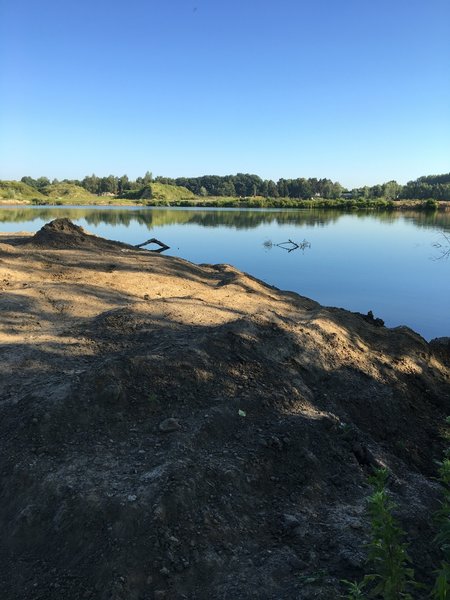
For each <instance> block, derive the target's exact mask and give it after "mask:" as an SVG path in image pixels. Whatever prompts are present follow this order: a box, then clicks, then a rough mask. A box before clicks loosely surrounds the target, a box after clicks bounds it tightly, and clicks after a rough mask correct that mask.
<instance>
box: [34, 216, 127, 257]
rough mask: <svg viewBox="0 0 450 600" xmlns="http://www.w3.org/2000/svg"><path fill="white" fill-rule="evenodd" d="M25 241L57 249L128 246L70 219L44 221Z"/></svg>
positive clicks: (41, 246) (37, 245) (40, 246)
mask: <svg viewBox="0 0 450 600" xmlns="http://www.w3.org/2000/svg"><path fill="white" fill-rule="evenodd" d="M26 243H28V244H30V245H32V246H36V247H39V248H53V249H59V250H66V249H73V248H83V249H86V250H87V249H113V248H114V247H115V246H116V247H117V246H119V247H130V246H127V245H126V244H122V243H120V242H112V241H110V240H105V239H103V238H100V237H97V236H95V235H92V234H90V233H88V232H86V231H85V230H84V229H83V228H82V227H80V226H79V225H75V224H74V223H72V221H71V220H70V219H66V218H64V219H55V220H54V221H51V222H50V223H46V224H45V225H44V226H43V227H42V228H41V229H40V230H39V231H37V232H36V233H35V234H34V236H33V237H32V238H31V239H29V240H26Z"/></svg>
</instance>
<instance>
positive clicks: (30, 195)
mask: <svg viewBox="0 0 450 600" xmlns="http://www.w3.org/2000/svg"><path fill="white" fill-rule="evenodd" d="M0 199H1V200H10V201H11V202H13V203H14V202H32V201H33V200H43V199H45V196H44V195H43V194H41V193H40V192H38V190H36V189H34V188H33V187H31V186H30V185H27V184H26V183H22V182H21V181H0Z"/></svg>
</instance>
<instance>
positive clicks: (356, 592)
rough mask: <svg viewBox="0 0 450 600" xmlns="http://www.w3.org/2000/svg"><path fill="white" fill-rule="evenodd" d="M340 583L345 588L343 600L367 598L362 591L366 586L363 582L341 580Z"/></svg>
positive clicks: (363, 599) (362, 599)
mask: <svg viewBox="0 0 450 600" xmlns="http://www.w3.org/2000/svg"><path fill="white" fill-rule="evenodd" d="M342 583H343V584H344V585H345V586H346V587H347V593H346V595H345V596H343V598H345V600H365V598H367V596H366V595H365V594H364V591H363V590H364V587H365V586H366V582H365V581H364V580H363V581H361V582H359V583H358V582H356V581H347V580H345V579H343V580H342Z"/></svg>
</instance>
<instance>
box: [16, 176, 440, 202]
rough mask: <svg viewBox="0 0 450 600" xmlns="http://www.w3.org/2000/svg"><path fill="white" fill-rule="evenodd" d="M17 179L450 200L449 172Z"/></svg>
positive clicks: (201, 192) (103, 190) (102, 189)
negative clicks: (364, 182) (349, 183)
mask: <svg viewBox="0 0 450 600" xmlns="http://www.w3.org/2000/svg"><path fill="white" fill-rule="evenodd" d="M21 181H22V182H23V183H26V184H28V185H30V186H31V187H33V188H35V189H37V190H39V191H41V192H42V191H44V190H45V188H46V187H47V186H49V185H50V184H55V183H69V184H74V185H77V186H80V187H82V188H84V189H85V190H87V191H88V192H90V193H92V194H97V195H102V194H112V195H115V196H119V197H129V198H151V184H152V183H153V182H157V183H163V184H170V185H176V186H183V187H185V188H187V189H188V190H190V191H191V192H192V193H194V194H195V195H197V196H201V197H202V196H203V197H206V196H225V197H242V198H245V197H251V196H263V197H265V198H298V199H304V200H308V199H311V198H315V197H319V198H325V199H337V198H341V197H347V198H353V199H367V200H369V199H379V198H383V199H386V200H402V199H405V200H406V199H417V200H426V199H429V198H432V199H434V200H450V173H448V174H444V175H427V176H423V177H419V178H418V179H416V180H414V181H409V182H408V183H407V184H406V185H401V184H399V183H397V182H396V181H388V182H386V183H383V184H378V185H374V186H364V187H361V188H354V189H351V190H347V189H345V188H344V187H343V186H342V185H341V184H340V183H338V182H333V181H331V180H330V179H317V178H314V177H313V178H304V177H298V178H296V179H284V178H281V179H279V180H278V181H277V182H275V181H273V180H271V179H262V178H261V177H259V176H258V175H253V174H249V173H237V174H236V175H225V176H220V175H203V176H201V177H177V178H171V177H160V176H159V177H155V178H153V175H152V173H151V172H150V171H147V172H146V173H145V175H144V176H143V177H137V178H136V179H135V180H133V179H130V178H129V177H128V176H127V175H122V176H121V177H117V176H115V175H108V176H107V177H97V175H94V174H93V175H87V176H86V177H84V178H83V179H81V180H79V179H63V180H62V181H58V180H57V179H53V180H52V181H50V180H49V179H48V178H47V177H39V178H37V179H33V178H32V177H28V176H27V177H22V179H21Z"/></svg>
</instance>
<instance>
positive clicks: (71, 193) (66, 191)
mask: <svg viewBox="0 0 450 600" xmlns="http://www.w3.org/2000/svg"><path fill="white" fill-rule="evenodd" d="M42 193H43V194H44V195H45V196H46V197H47V198H54V199H56V200H70V201H71V202H72V201H78V200H91V201H94V200H98V196H96V195H95V194H91V193H90V192H88V191H87V190H85V189H84V188H82V187H80V186H79V185H74V184H73V183H51V184H50V185H47V186H46V187H45V188H44V189H43V190H42Z"/></svg>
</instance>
